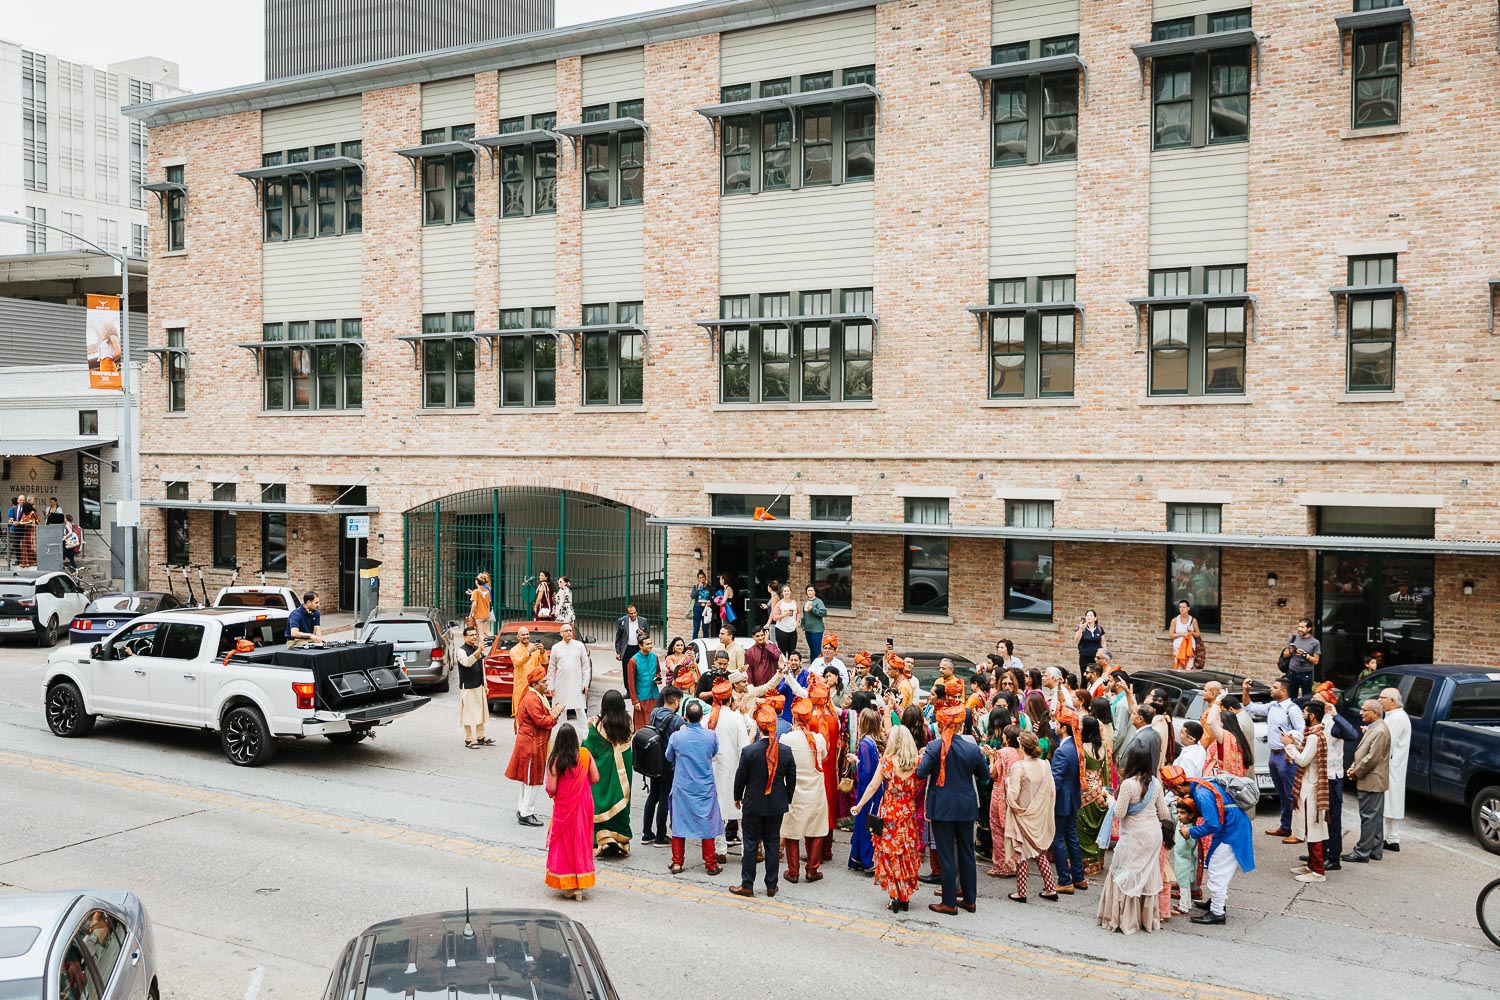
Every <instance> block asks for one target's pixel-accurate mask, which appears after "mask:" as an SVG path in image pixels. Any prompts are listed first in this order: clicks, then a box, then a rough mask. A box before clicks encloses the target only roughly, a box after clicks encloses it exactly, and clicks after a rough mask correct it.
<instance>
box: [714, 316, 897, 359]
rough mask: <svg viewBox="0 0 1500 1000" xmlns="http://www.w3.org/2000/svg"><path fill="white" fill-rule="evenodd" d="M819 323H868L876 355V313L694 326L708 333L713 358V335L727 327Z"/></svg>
mask: <svg viewBox="0 0 1500 1000" xmlns="http://www.w3.org/2000/svg"><path fill="white" fill-rule="evenodd" d="M817 323H868V324H870V326H872V327H873V328H874V330H873V332H872V333H871V335H870V353H871V354H872V355H873V354H875V353H876V349H877V347H878V345H879V342H880V317H879V316H877V315H875V314H874V313H865V312H852V313H824V314H822V315H813V316H752V317H749V318H748V319H700V320H695V321H694V323H693V325H694V326H701V327H703V329H705V330H707V331H708V334H709V340H708V355H709V357H710V358H712V357H713V352H714V338H713V334H714V333H715V332H716V331H718V330H722V329H724V328H725V327H736V326H812V325H814V324H817Z"/></svg>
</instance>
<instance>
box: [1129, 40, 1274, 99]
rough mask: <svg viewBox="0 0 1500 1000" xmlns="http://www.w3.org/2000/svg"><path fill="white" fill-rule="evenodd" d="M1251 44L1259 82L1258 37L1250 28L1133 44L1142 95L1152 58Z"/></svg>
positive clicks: (1256, 79) (1144, 92)
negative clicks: (1147, 66) (1138, 67)
mask: <svg viewBox="0 0 1500 1000" xmlns="http://www.w3.org/2000/svg"><path fill="white" fill-rule="evenodd" d="M1247 45H1248V46H1250V47H1251V48H1253V49H1254V50H1255V82H1256V84H1257V85H1258V84H1259V83H1260V62H1261V50H1260V36H1259V35H1257V34H1256V33H1255V31H1254V29H1252V28H1236V29H1235V30H1234V31H1211V32H1209V33H1208V34H1205V35H1189V36H1188V37H1186V38H1168V39H1166V40H1165V41H1161V42H1142V43H1141V44H1140V45H1132V46H1131V47H1130V51H1131V52H1134V53H1135V58H1136V62H1137V63H1138V64H1139V65H1140V70H1141V96H1142V97H1144V96H1145V95H1146V63H1147V62H1148V61H1150V60H1152V59H1165V58H1166V57H1168V56H1186V55H1195V54H1196V53H1199V52H1217V51H1219V50H1221V49H1238V48H1242V47H1244V46H1247Z"/></svg>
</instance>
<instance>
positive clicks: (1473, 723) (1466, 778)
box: [1339, 664, 1500, 854]
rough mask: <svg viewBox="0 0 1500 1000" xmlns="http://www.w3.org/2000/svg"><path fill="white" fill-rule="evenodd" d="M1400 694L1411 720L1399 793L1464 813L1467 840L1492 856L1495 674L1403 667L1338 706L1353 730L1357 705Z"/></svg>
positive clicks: (1497, 725)
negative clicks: (1384, 693) (1470, 836)
mask: <svg viewBox="0 0 1500 1000" xmlns="http://www.w3.org/2000/svg"><path fill="white" fill-rule="evenodd" d="M1391 687H1393V688H1395V689H1396V690H1398V691H1400V692H1401V697H1402V700H1403V701H1404V702H1405V707H1406V714H1407V715H1409V716H1411V758H1410V760H1409V761H1408V763H1407V768H1406V790H1407V791H1408V792H1420V793H1422V794H1425V795H1430V796H1432V797H1433V798H1435V799H1438V800H1440V801H1443V802H1452V803H1456V804H1461V805H1464V806H1467V807H1468V810H1469V820H1470V822H1471V823H1472V824H1473V827H1474V836H1475V837H1476V838H1477V839H1478V840H1479V843H1480V844H1481V845H1482V846H1483V847H1484V849H1485V850H1487V851H1489V852H1490V853H1491V854H1500V671H1492V670H1485V669H1483V668H1481V667H1465V666H1434V665H1431V664H1407V665H1403V666H1399V667H1386V668H1384V669H1381V670H1377V671H1376V672H1375V673H1373V674H1371V675H1370V676H1368V677H1365V678H1362V679H1361V680H1359V681H1358V682H1356V683H1355V685H1354V686H1353V688H1351V689H1350V690H1349V691H1348V692H1346V693H1345V694H1344V696H1343V697H1342V698H1341V699H1340V701H1339V710H1340V712H1342V713H1343V714H1344V715H1345V716H1346V717H1350V716H1351V713H1352V714H1353V715H1352V717H1353V721H1354V723H1355V725H1356V727H1357V726H1358V725H1359V720H1358V712H1359V706H1360V704H1361V703H1362V702H1364V701H1365V700H1367V699H1369V698H1375V697H1378V696H1379V694H1380V692H1381V690H1382V689H1383V688H1391Z"/></svg>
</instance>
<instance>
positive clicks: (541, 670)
mask: <svg viewBox="0 0 1500 1000" xmlns="http://www.w3.org/2000/svg"><path fill="white" fill-rule="evenodd" d="M546 677H547V668H546V667H544V666H542V665H541V664H540V663H533V664H532V665H531V669H530V670H529V671H527V672H526V686H527V687H530V686H531V685H533V684H535V683H536V682H537V681H540V680H545V679H546Z"/></svg>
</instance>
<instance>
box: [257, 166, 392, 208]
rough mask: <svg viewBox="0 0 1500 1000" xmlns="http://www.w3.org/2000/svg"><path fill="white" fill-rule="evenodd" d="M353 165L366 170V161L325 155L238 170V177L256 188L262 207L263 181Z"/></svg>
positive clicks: (309, 175) (306, 175)
mask: <svg viewBox="0 0 1500 1000" xmlns="http://www.w3.org/2000/svg"><path fill="white" fill-rule="evenodd" d="M351 167H353V168H354V169H356V170H358V171H359V172H360V173H361V174H363V173H364V172H365V161H364V160H359V159H355V158H354V157H352V156H325V157H322V158H321V159H317V160H303V161H301V162H300V163H279V164H277V165H276V166H273V167H254V168H252V169H250V170H236V171H235V172H234V175H235V176H236V177H243V178H245V180H247V181H249V182H250V184H251V185H252V186H253V187H254V188H255V204H256V207H257V208H258V207H260V205H261V204H262V199H264V197H265V187H264V185H262V184H261V181H267V180H275V179H276V178H278V177H287V176H290V175H291V174H302V175H303V176H305V177H312V176H313V175H315V174H318V173H321V172H323V171H325V170H347V169H349V168H351Z"/></svg>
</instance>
